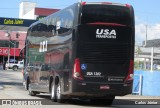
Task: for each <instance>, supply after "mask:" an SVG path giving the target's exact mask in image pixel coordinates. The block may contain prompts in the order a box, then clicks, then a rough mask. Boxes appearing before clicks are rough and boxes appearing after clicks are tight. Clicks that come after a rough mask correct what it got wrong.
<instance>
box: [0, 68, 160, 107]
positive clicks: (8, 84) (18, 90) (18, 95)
mask: <svg viewBox="0 0 160 108" xmlns="http://www.w3.org/2000/svg"><path fill="white" fill-rule="evenodd" d="M0 77H1V78H0V108H35V107H38V108H86V107H89V108H110V107H111V108H128V107H129V108H137V107H144V108H150V107H153V108H158V107H160V106H159V105H144V102H145V101H146V100H144V99H149V101H150V100H152V101H154V102H155V103H156V102H158V103H159V104H160V97H142V96H132V95H128V96H123V97H116V99H115V100H114V102H113V104H112V105H111V106H105V105H93V104H91V103H90V102H89V101H88V100H80V99H72V100H69V101H67V102H66V103H64V104H59V103H57V102H52V101H51V100H50V96H49V94H40V95H37V96H30V95H28V91H26V90H25V89H24V86H23V84H22V81H23V76H22V73H21V71H12V70H5V71H2V70H0ZM39 99H40V100H39ZM153 99H155V100H153ZM6 100H7V101H9V102H11V103H12V105H6V104H5V102H6ZM18 102H20V103H18ZM31 102H37V104H34V103H31ZM38 102H39V103H38ZM13 104H14V105H13ZM41 104H43V105H41Z"/></svg>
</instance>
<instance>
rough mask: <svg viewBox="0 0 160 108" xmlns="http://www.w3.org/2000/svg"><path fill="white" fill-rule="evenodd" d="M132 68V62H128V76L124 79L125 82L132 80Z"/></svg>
mask: <svg viewBox="0 0 160 108" xmlns="http://www.w3.org/2000/svg"><path fill="white" fill-rule="evenodd" d="M133 67H134V61H133V60H130V65H129V72H128V75H127V77H126V79H125V82H128V81H131V80H133Z"/></svg>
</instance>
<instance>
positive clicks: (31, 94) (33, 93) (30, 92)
mask: <svg viewBox="0 0 160 108" xmlns="http://www.w3.org/2000/svg"><path fill="white" fill-rule="evenodd" d="M28 91H29V95H30V96H35V95H36V94H39V92H36V91H32V90H31V88H30V84H29V89H28Z"/></svg>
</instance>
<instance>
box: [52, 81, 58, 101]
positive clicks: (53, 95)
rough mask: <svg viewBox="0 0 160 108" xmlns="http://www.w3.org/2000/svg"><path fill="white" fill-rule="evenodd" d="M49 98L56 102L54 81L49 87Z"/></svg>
mask: <svg viewBox="0 0 160 108" xmlns="http://www.w3.org/2000/svg"><path fill="white" fill-rule="evenodd" d="M51 100H52V101H53V102H57V98H56V85H55V84H54V82H52V87H51Z"/></svg>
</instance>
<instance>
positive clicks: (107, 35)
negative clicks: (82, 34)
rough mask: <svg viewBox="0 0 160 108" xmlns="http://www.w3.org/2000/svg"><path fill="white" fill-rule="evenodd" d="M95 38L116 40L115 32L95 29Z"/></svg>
mask: <svg viewBox="0 0 160 108" xmlns="http://www.w3.org/2000/svg"><path fill="white" fill-rule="evenodd" d="M96 38H111V39H116V30H109V29H97V30H96Z"/></svg>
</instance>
